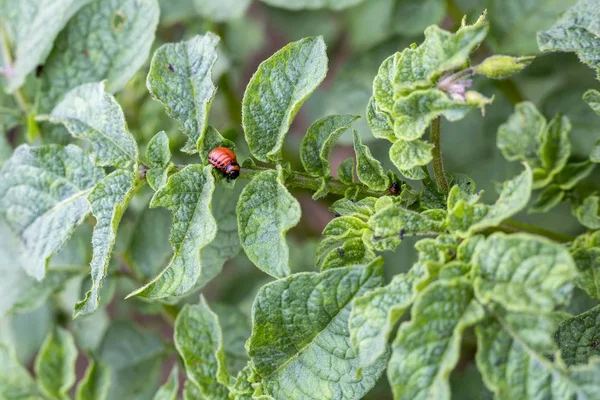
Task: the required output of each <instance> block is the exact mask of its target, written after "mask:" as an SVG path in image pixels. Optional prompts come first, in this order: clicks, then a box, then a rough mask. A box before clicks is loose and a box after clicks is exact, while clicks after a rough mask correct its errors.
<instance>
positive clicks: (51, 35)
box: [0, 0, 90, 93]
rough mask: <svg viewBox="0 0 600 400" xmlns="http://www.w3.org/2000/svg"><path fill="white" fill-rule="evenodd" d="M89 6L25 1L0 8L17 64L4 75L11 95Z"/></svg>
mask: <svg viewBox="0 0 600 400" xmlns="http://www.w3.org/2000/svg"><path fill="white" fill-rule="evenodd" d="M89 2H90V0H83V1H81V0H59V1H56V0H50V1H34V0H26V1H21V2H19V3H12V4H10V5H9V4H8V3H5V4H4V5H3V7H2V6H0V11H2V14H3V15H4V16H5V17H6V20H5V21H6V23H7V24H8V25H9V27H10V28H11V29H12V30H13V35H14V36H13V48H14V50H13V52H14V55H15V57H14V63H13V65H11V66H10V69H8V70H7V71H8V73H6V74H5V76H6V80H7V83H6V89H7V91H8V92H9V93H12V92H14V91H15V90H16V89H18V88H19V87H20V86H21V85H23V83H25V77H26V76H27V75H28V74H29V73H30V72H32V71H33V70H34V69H35V68H36V66H37V65H39V64H41V63H42V62H43V61H44V59H45V58H46V56H47V55H48V52H50V49H51V48H52V43H53V42H54V39H55V38H56V35H58V33H59V32H60V30H61V29H63V27H64V26H65V24H66V23H67V21H69V19H70V18H71V17H72V16H73V14H75V13H76V12H77V11H78V10H79V9H80V8H81V7H82V6H84V5H86V3H89ZM11 6H12V7H14V8H12V7H11ZM5 68H6V67H5Z"/></svg>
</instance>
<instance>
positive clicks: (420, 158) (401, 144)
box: [390, 140, 433, 171]
mask: <svg viewBox="0 0 600 400" xmlns="http://www.w3.org/2000/svg"><path fill="white" fill-rule="evenodd" d="M432 150H433V145H431V144H429V143H427V142H424V141H421V140H413V141H410V142H409V141H406V140H398V141H396V142H395V143H394V144H393V145H392V147H390V160H392V162H393V163H394V165H395V166H396V168H398V170H400V171H403V170H410V169H413V168H416V167H420V166H422V165H427V164H429V163H430V162H431V160H432V159H433V156H432V154H431V151H432Z"/></svg>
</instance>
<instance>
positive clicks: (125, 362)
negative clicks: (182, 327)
mask: <svg viewBox="0 0 600 400" xmlns="http://www.w3.org/2000/svg"><path fill="white" fill-rule="evenodd" d="M164 354H165V348H164V346H163V343H162V341H161V340H160V339H159V338H158V337H157V336H155V335H154V334H153V333H151V332H149V331H143V330H140V329H138V328H137V327H136V326H135V325H133V324H131V323H129V322H125V321H117V322H113V323H112V324H111V325H110V327H109V328H108V331H107V332H106V336H104V340H103V341H102V345H101V347H100V358H101V359H102V360H103V361H104V362H105V363H106V365H107V366H108V369H109V370H110V387H109V390H108V395H107V396H106V398H107V399H131V398H135V397H136V396H144V395H146V396H148V397H150V396H152V394H153V393H154V391H155V390H156V388H155V385H154V382H156V380H157V378H158V372H159V367H160V364H159V362H160V359H161V357H162V356H163V355H164Z"/></svg>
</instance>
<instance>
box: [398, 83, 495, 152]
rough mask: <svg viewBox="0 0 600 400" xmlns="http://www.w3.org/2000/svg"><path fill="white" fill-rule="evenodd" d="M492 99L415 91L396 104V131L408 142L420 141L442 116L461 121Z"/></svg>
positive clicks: (468, 94)
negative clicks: (433, 122)
mask: <svg viewBox="0 0 600 400" xmlns="http://www.w3.org/2000/svg"><path fill="white" fill-rule="evenodd" d="M491 102H492V99H488V98H486V97H484V96H482V95H480V94H479V93H477V92H472V91H470V92H466V94H465V97H464V98H459V99H456V98H454V97H451V96H450V94H448V93H446V92H444V91H443V90H440V89H438V88H430V89H426V90H415V91H413V92H411V93H410V94H409V95H407V96H402V97H400V98H399V99H397V100H396V101H395V102H394V108H393V110H392V113H393V116H394V120H395V121H394V132H395V133H396V137H398V138H399V139H404V140H416V139H419V138H420V137H421V136H423V134H424V133H425V130H426V129H427V128H428V127H429V125H430V124H431V121H433V120H434V119H436V118H437V117H438V116H440V115H442V116H444V117H445V118H446V119H447V120H448V121H458V120H460V119H462V118H464V117H465V115H467V113H468V112H469V111H471V110H472V109H474V108H476V107H479V108H481V109H482V110H483V109H484V107H485V106H486V105H487V104H490V103H491Z"/></svg>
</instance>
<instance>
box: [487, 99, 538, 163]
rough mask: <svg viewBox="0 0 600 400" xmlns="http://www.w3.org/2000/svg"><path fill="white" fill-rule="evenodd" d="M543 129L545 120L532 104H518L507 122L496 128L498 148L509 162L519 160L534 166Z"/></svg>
mask: <svg viewBox="0 0 600 400" xmlns="http://www.w3.org/2000/svg"><path fill="white" fill-rule="evenodd" d="M545 129H546V119H545V118H544V116H543V115H542V114H541V113H540V112H539V111H538V110H537V108H536V107H535V106H534V105H533V103H530V102H522V103H519V104H517V105H516V106H515V112H514V113H513V114H512V115H511V116H510V117H509V118H508V121H507V122H505V123H504V124H502V125H500V127H499V128H498V141H497V145H498V148H499V149H500V151H502V155H504V158H506V159H507V160H509V161H516V160H521V161H526V162H527V163H529V164H530V165H532V166H535V165H537V163H538V156H537V154H538V149H539V147H540V143H541V140H542V133H543V132H544V130H545Z"/></svg>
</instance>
